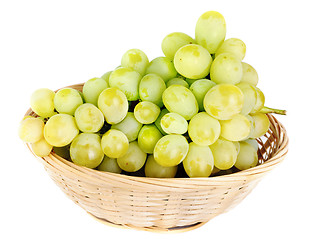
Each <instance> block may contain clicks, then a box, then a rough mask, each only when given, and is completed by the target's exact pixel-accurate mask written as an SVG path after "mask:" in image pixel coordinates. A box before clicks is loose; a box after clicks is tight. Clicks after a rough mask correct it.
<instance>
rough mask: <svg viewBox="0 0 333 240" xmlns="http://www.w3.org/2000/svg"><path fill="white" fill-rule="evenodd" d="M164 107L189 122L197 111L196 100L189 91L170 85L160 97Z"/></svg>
mask: <svg viewBox="0 0 333 240" xmlns="http://www.w3.org/2000/svg"><path fill="white" fill-rule="evenodd" d="M162 100H163V103H164V106H165V107H166V108H167V109H168V110H169V112H175V113H178V114H180V115H181V116H183V117H184V118H185V119H186V120H190V119H191V118H192V117H193V116H194V115H195V114H197V113H198V111H199V106H198V103H197V100H196V98H195V96H194V95H193V93H192V92H191V90H189V89H188V88H186V87H184V86H181V85H171V86H170V87H168V88H167V89H166V90H165V91H164V92H163V95H162Z"/></svg>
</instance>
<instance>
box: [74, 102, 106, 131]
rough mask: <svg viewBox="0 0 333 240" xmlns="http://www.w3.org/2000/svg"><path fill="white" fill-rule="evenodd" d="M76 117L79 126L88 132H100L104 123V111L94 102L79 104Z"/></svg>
mask: <svg viewBox="0 0 333 240" xmlns="http://www.w3.org/2000/svg"><path fill="white" fill-rule="evenodd" d="M74 117H75V122H76V125H77V127H78V128H79V129H80V130H81V131H82V132H86V133H94V132H98V131H99V130H100V129H101V128H102V127H103V124H104V115H103V113H102V112H101V110H99V109H98V108H97V107H96V106H95V105H94V104H92V103H84V104H82V105H81V106H79V107H78V108H77V109H76V111H75V113H74Z"/></svg>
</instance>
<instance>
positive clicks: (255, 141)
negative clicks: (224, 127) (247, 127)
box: [244, 139, 259, 151]
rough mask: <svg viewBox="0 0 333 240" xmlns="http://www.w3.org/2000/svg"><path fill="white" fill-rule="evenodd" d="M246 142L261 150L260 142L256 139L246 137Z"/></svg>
mask: <svg viewBox="0 0 333 240" xmlns="http://www.w3.org/2000/svg"><path fill="white" fill-rule="evenodd" d="M244 142H247V143H249V144H251V145H252V147H253V148H254V149H255V150H256V151H258V150H259V144H258V142H257V140H255V139H246V140H245V141H244Z"/></svg>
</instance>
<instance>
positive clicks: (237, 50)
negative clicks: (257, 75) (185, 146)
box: [215, 38, 246, 61]
mask: <svg viewBox="0 0 333 240" xmlns="http://www.w3.org/2000/svg"><path fill="white" fill-rule="evenodd" d="M245 52H246V45H245V43H244V42H243V41H242V40H240V39H238V38H229V39H227V40H225V41H224V42H223V43H222V44H221V46H220V47H219V48H218V49H217V51H216V53H215V57H217V56H218V55H220V54H221V53H231V54H233V55H235V56H236V57H237V58H238V59H239V60H241V61H242V60H243V59H244V57H245Z"/></svg>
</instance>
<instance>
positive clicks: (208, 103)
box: [203, 84, 244, 120]
mask: <svg viewBox="0 0 333 240" xmlns="http://www.w3.org/2000/svg"><path fill="white" fill-rule="evenodd" d="M243 104H244V96H243V93H242V91H241V90H240V89H239V88H238V87H236V86H234V85H231V84H218V85H216V86H214V87H212V88H211V89H209V90H208V92H207V93H206V95H205V98H204V101H203V105H204V108H205V110H206V112H207V113H208V114H209V115H211V116H212V117H214V118H216V119H218V120H227V119H230V118H232V116H234V115H236V114H237V113H240V112H241V110H242V108H243Z"/></svg>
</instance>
